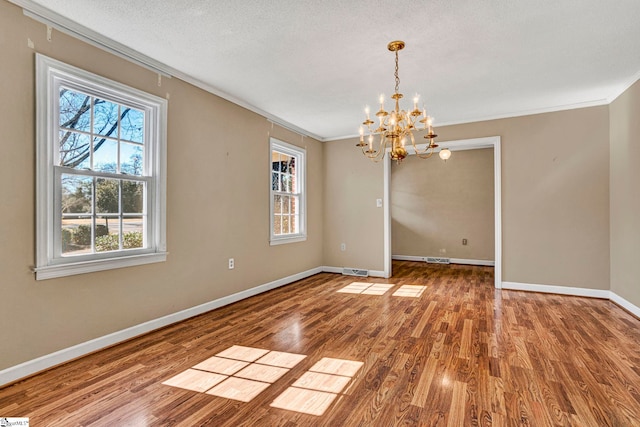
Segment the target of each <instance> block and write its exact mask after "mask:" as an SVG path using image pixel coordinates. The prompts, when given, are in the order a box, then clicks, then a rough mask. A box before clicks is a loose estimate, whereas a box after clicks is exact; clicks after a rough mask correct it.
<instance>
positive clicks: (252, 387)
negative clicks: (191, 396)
mask: <svg viewBox="0 0 640 427" xmlns="http://www.w3.org/2000/svg"><path fill="white" fill-rule="evenodd" d="M305 357H307V356H306V355H304V354H295V353H286V352H282V351H270V350H265V349H261V348H253V347H243V346H239V345H234V346H233V347H229V348H228V349H226V350H224V351H221V352H220V353H218V354H216V355H215V356H212V357H210V358H208V359H206V360H204V361H202V362H200V363H198V364H197V365H195V366H193V367H192V368H189V369H187V370H186V371H183V372H181V373H179V374H178V375H176V376H174V377H172V378H170V379H168V380H166V381H165V382H163V383H162V384H164V385H168V386H172V387H179V388H183V389H186V390H191V391H196V392H199V393H206V394H209V395H212V396H218V397H223V398H226V399H233V400H239V401H241V402H250V401H251V400H252V399H253V398H254V397H256V396H257V395H259V394H260V393H261V392H263V391H264V390H265V389H266V388H267V387H269V386H270V385H271V384H273V383H274V382H276V381H277V380H278V379H280V378H281V377H282V376H283V375H285V374H286V373H287V372H289V370H290V369H291V368H293V367H294V366H296V365H297V364H298V363H300V362H301V361H302V360H303V359H304V358H305Z"/></svg>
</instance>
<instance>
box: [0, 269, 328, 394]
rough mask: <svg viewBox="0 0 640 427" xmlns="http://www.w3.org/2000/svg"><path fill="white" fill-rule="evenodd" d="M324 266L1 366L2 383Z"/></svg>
mask: <svg viewBox="0 0 640 427" xmlns="http://www.w3.org/2000/svg"><path fill="white" fill-rule="evenodd" d="M323 271H324V270H323V267H316V268H312V269H310V270H307V271H303V272H301V273H296V274H293V275H291V276H287V277H284V278H282V279H278V280H274V281H272V282H269V283H265V284H262V285H259V286H256V287H254V288H250V289H246V290H244V291H241V292H237V293H235V294H232V295H228V296H225V297H222V298H218V299H216V300H213V301H209V302H207V303H204V304H200V305H197V306H195V307H191V308H187V309H185V310H181V311H178V312H176V313H172V314H168V315H166V316H163V317H159V318H157V319H153V320H150V321H148V322H144V323H141V324H139V325H135V326H132V327H130V328H127V329H123V330H120V331H117V332H113V333H111V334H108V335H104V336H102V337H98V338H95V339H92V340H89V341H86V342H83V343H80V344H77V345H74V346H72V347H68V348H64V349H62V350H58V351H56V352H54V353H50V354H46V355H44V356H41V357H38V358H36V359H33V360H29V361H26V362H24V363H20V364H19V365H15V366H11V367H9V368H6V369H3V370H0V387H2V386H5V385H8V384H10V383H13V382H15V381H18V380H21V379H24V378H26V377H29V376H31V375H34V374H37V373H39V372H42V371H44V370H46V369H49V368H52V367H54V366H57V365H61V364H63V363H66V362H69V361H71V360H73V359H77V358H79V357H82V356H86V355H88V354H90V353H93V352H96V351H98V350H102V349H104V348H106V347H109V346H112V345H115V344H118V343H121V342H123V341H126V340H129V339H131V338H135V337H137V336H140V335H143V334H146V333H148V332H151V331H154V330H156V329H159V328H163V327H165V326H168V325H171V324H174V323H177V322H180V321H182V320H186V319H188V318H190V317H194V316H198V315H200V314H203V313H206V312H208V311H211V310H214V309H216V308H220V307H223V306H225V305H229V304H232V303H234V302H236V301H240V300H243V299H245V298H249V297H252V296H254V295H258V294H261V293H263V292H267V291H270V290H272V289H275V288H279V287H281V286H284V285H288V284H290V283H293V282H295V281H298V280H302V279H305V278H307V277H310V276H313V275H314V274H318V273H322V272H323Z"/></svg>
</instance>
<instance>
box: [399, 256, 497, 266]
mask: <svg viewBox="0 0 640 427" xmlns="http://www.w3.org/2000/svg"><path fill="white" fill-rule="evenodd" d="M427 258H428V257H426V256H414V255H392V256H391V259H395V260H398V261H418V262H426V261H427ZM436 258H441V257H440V256H439V255H438V256H437V257H436ZM449 260H450V262H451V264H464V265H484V266H488V267H495V265H496V262H495V261H489V260H483V259H464V258H449Z"/></svg>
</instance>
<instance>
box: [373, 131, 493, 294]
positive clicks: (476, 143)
mask: <svg viewBox="0 0 640 427" xmlns="http://www.w3.org/2000/svg"><path fill="white" fill-rule="evenodd" d="M438 144H439V147H438V150H437V151H440V150H441V149H443V148H448V149H449V150H451V151H462V150H475V149H479V148H493V191H494V215H493V218H494V230H495V255H494V259H495V269H494V285H495V288H496V289H502V168H501V165H502V163H501V152H500V137H499V136H489V137H485V138H473V139H460V140H455V141H445V142H438ZM425 148H426V144H422V145H418V149H422V150H424V149H425ZM407 152H408V153H409V155H413V154H415V150H413V147H407ZM387 154H388V153H387ZM383 185H384V200H385V203H384V227H383V228H384V277H385V278H389V277H391V274H392V271H391V255H392V254H391V156H389V155H386V156H385V160H384V184H383Z"/></svg>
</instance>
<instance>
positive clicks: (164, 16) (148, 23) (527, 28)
mask: <svg viewBox="0 0 640 427" xmlns="http://www.w3.org/2000/svg"><path fill="white" fill-rule="evenodd" d="M12 1H13V2H14V3H17V4H20V5H23V6H24V7H25V8H29V6H28V5H29V4H31V5H33V4H36V6H35V7H36V8H37V7H38V6H44V7H45V8H47V9H49V10H51V11H54V12H56V13H58V14H60V15H63V16H65V17H67V18H68V19H70V20H71V21H74V22H77V23H79V24H81V25H83V26H85V27H87V28H88V29H90V30H93V31H95V32H96V33H98V34H100V35H102V36H105V37H107V38H109V39H111V40H114V41H116V42H119V43H121V44H123V45H125V46H127V47H129V48H131V49H133V50H135V51H138V52H140V53H142V54H144V55H146V56H148V57H151V58H153V59H155V60H156V61H159V62H160V63H162V64H165V65H167V66H169V67H170V68H173V69H175V70H178V71H180V72H181V73H183V74H184V75H186V76H189V77H190V78H191V79H192V80H193V81H194V82H196V83H201V84H200V86H201V87H210V88H214V89H213V91H214V92H216V93H224V94H227V96H226V97H227V98H229V99H235V100H236V101H239V103H240V104H242V105H245V106H248V107H249V108H251V109H254V110H255V111H261V112H266V113H267V115H268V116H270V117H272V118H277V121H281V122H283V123H285V124H290V125H292V126H293V127H295V128H298V129H302V130H304V131H305V132H306V133H308V134H310V135H313V136H316V137H319V138H320V139H326V140H328V139H337V138H341V137H345V136H352V135H355V134H357V130H358V127H359V125H360V123H361V122H362V120H363V118H364V113H363V108H364V106H365V104H369V105H371V106H372V108H374V107H375V106H376V102H377V99H378V95H379V94H380V93H385V94H386V95H387V97H388V96H389V95H390V94H392V93H393V86H394V79H393V69H394V57H393V54H392V53H391V52H389V51H388V50H387V43H388V42H389V41H391V40H398V39H399V40H404V41H405V42H406V48H405V49H404V50H403V51H401V52H400V80H401V81H400V92H402V93H404V95H405V101H406V103H407V104H408V103H409V102H410V101H411V98H412V97H413V95H414V94H415V93H416V92H417V93H419V94H420V95H421V96H422V98H421V101H420V103H421V104H422V102H423V101H424V102H425V104H426V107H427V110H428V111H429V112H430V113H431V114H432V115H433V116H434V117H435V124H436V126H437V125H438V124H441V125H442V124H453V123H462V122H470V121H478V120H483V119H489V118H498V117H508V116H516V115H523V114H530V113H537V112H543V111H555V110H561V109H567V108H574V107H580V106H589V105H601V104H606V103H608V102H610V101H612V100H613V99H614V98H615V97H616V96H618V95H619V94H620V93H621V92H622V91H623V90H625V89H626V88H627V87H628V86H629V85H630V84H631V83H633V81H635V80H636V79H637V78H638V77H639V76H640V75H639V74H638V73H639V72H640V24H639V23H638V19H639V18H640V0H528V1H525V0H422V1H418V0H406V1H402V2H390V1H382V0H370V1H364V0H268V1H267V0H216V1H210V0H162V1H161V0H155V1H154V0H151V1H150V0H127V1H98V0H93V1H87V0H34V1H31V0H16V1H14V0H12Z"/></svg>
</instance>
